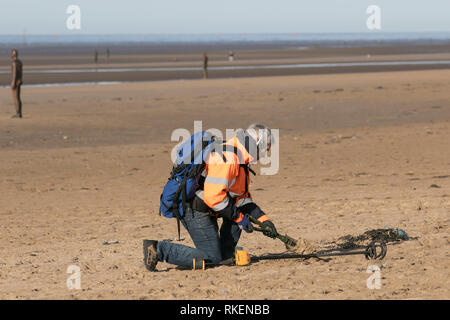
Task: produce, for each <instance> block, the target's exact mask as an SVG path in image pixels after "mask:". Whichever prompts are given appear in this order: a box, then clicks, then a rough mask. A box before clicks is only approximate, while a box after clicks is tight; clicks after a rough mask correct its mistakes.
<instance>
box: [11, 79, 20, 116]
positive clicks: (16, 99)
mask: <svg viewBox="0 0 450 320" xmlns="http://www.w3.org/2000/svg"><path fill="white" fill-rule="evenodd" d="M21 86H22V85H21V84H19V85H18V86H16V88H15V89H12V94H13V99H14V105H15V107H16V114H19V115H22V100H21V99H20V87H21Z"/></svg>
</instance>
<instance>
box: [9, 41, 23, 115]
mask: <svg viewBox="0 0 450 320" xmlns="http://www.w3.org/2000/svg"><path fill="white" fill-rule="evenodd" d="M11 59H12V65H11V76H12V79H11V90H12V94H13V99H14V105H15V107H16V114H15V115H14V116H13V118H22V100H21V99H20V87H21V86H22V83H23V82H22V70H23V64H22V61H20V60H19V52H18V51H17V50H16V49H13V50H12V51H11Z"/></svg>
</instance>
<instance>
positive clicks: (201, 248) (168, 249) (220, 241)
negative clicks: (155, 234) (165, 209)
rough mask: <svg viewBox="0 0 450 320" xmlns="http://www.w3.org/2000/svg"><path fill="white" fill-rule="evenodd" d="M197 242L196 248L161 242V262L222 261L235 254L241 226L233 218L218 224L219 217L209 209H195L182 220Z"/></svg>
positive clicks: (190, 264) (188, 265) (182, 263)
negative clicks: (201, 210) (219, 225)
mask: <svg viewBox="0 0 450 320" xmlns="http://www.w3.org/2000/svg"><path fill="white" fill-rule="evenodd" d="M181 222H182V224H183V226H184V227H185V229H186V230H187V231H188V233H189V235H190V236H191V238H192V241H193V242H194V244H195V248H192V247H188V246H185V245H182V244H178V243H172V242H168V241H159V242H158V246H157V250H158V258H159V260H160V261H165V262H167V263H170V264H175V265H178V266H184V267H192V264H193V259H194V258H195V259H196V260H197V261H198V260H199V259H204V260H205V261H206V262H220V261H222V260H226V259H228V258H231V257H233V256H234V250H235V247H236V245H237V243H238V241H239V238H240V236H241V229H240V228H239V227H238V225H237V224H236V223H234V222H232V221H230V220H227V219H223V222H222V226H221V227H220V231H219V227H218V223H217V218H216V217H212V216H210V215H209V213H207V212H200V211H195V210H194V211H193V214H187V215H185V216H184V217H183V219H182V220H181Z"/></svg>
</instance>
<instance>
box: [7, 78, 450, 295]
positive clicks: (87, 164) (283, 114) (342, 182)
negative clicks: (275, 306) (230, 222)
mask: <svg viewBox="0 0 450 320" xmlns="http://www.w3.org/2000/svg"><path fill="white" fill-rule="evenodd" d="M449 79H450V70H424V71H398V72H373V73H370V72H360V73H357V74H355V73H347V74H328V75H320V74H318V75H291V76H289V75H283V76H271V77H257V78H247V77H243V78H239V79H211V80H189V81H169V82H168V81H152V82H136V83H124V84H117V85H89V86H68V87H42V88H37V87H36V88H35V87H28V88H27V87H24V89H23V102H24V107H23V108H24V109H23V110H24V111H23V112H24V118H23V119H21V120H16V119H10V117H11V114H12V113H13V110H14V108H13V105H12V98H11V92H10V90H9V89H8V88H2V89H0V154H1V157H0V160H1V161H0V194H1V197H0V299H448V298H449V297H450V293H449V287H450V286H449V285H450V283H449V277H448V275H449V274H448V270H449V261H450V260H449V254H448V246H449V239H448V235H449V213H450V148H449V147H450V82H449ZM194 120H202V121H203V128H204V129H208V128H218V129H220V130H223V131H224V130H225V128H239V127H246V126H247V125H248V124H249V122H252V121H255V120H256V121H259V122H261V123H264V124H266V125H268V126H270V127H271V128H277V129H279V130H280V167H279V172H278V173H277V174H276V175H272V176H261V175H257V176H256V177H254V178H252V183H253V184H252V190H253V192H252V194H253V197H254V199H255V201H256V202H257V203H258V204H259V205H260V206H261V207H262V208H263V210H264V211H265V212H266V213H267V214H268V215H269V216H270V217H271V219H272V220H273V221H274V223H275V224H276V226H277V228H278V230H279V231H280V232H281V233H286V234H288V235H290V236H292V237H303V238H306V239H309V240H312V241H315V242H317V243H319V244H325V243H327V242H329V241H333V240H335V239H337V238H338V237H341V236H344V235H348V234H351V235H358V234H361V233H363V232H365V231H367V230H370V229H376V228H383V227H386V226H390V227H398V228H401V229H403V230H405V231H406V232H408V234H409V235H410V236H411V237H417V238H416V239H414V240H410V241H407V242H403V243H401V244H398V245H389V246H388V253H387V256H386V258H385V259H384V260H382V261H367V260H365V259H364V257H363V256H348V257H334V258H332V259H330V260H329V261H317V260H314V259H313V260H307V261H302V260H284V261H283V260H281V261H260V262H257V263H254V264H251V265H249V266H245V267H237V266H234V267H228V266H222V267H217V268H212V269H207V270H205V271H192V270H179V269H177V268H175V267H174V266H172V265H168V264H166V263H159V264H158V266H157V267H158V270H159V272H156V273H150V272H148V271H147V270H146V269H145V268H144V266H143V263H142V239H157V240H162V239H173V238H175V237H176V222H175V221H174V220H169V219H166V218H164V217H160V216H159V215H158V206H159V196H160V193H161V190H162V187H163V186H164V184H165V182H166V180H167V177H168V175H169V172H170V169H171V162H170V152H171V150H172V148H173V147H174V145H175V144H176V142H171V141H170V134H171V132H172V131H173V130H174V129H177V128H186V129H188V130H190V131H191V132H192V131H193V122H194ZM182 238H185V240H184V241H183V242H182V243H184V244H187V245H192V242H191V240H190V238H189V236H188V235H187V232H186V231H185V230H182ZM240 245H241V246H243V247H244V249H245V250H247V251H248V252H249V253H250V254H252V255H262V254H267V253H280V252H284V251H285V248H284V245H283V244H282V243H281V242H280V241H278V240H272V239H269V238H267V237H264V236H263V235H262V234H257V233H253V234H244V235H243V236H242V238H241V242H240ZM374 264H375V265H377V266H378V267H379V268H380V269H381V271H380V272H381V289H379V290H378V289H375V290H371V289H368V288H367V285H366V280H367V278H368V277H369V274H368V273H367V272H366V270H367V268H368V267H369V266H370V265H374ZM70 265H76V266H79V267H80V269H81V290H68V288H67V285H66V280H67V278H68V276H69V274H68V273H66V272H67V268H68V267H69V266H70Z"/></svg>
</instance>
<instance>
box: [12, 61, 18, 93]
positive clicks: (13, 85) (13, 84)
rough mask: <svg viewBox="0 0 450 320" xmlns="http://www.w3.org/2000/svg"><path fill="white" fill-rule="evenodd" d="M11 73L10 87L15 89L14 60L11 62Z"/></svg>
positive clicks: (15, 67) (15, 72)
mask: <svg viewBox="0 0 450 320" xmlns="http://www.w3.org/2000/svg"><path fill="white" fill-rule="evenodd" d="M11 74H12V80H11V89H13V90H15V89H16V75H17V66H16V62H13V63H12V65H11Z"/></svg>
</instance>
